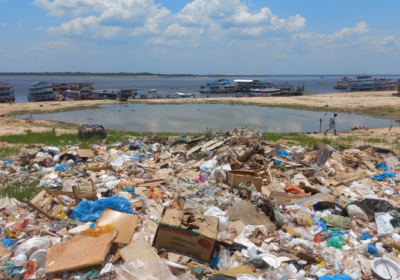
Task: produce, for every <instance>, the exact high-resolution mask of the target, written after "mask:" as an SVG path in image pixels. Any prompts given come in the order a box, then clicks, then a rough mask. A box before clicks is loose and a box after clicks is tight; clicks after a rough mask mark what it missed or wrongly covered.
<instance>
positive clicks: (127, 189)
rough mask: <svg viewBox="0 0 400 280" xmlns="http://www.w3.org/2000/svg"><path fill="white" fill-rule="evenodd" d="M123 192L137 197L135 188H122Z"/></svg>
mask: <svg viewBox="0 0 400 280" xmlns="http://www.w3.org/2000/svg"><path fill="white" fill-rule="evenodd" d="M121 190H122V191H123V192H128V193H130V194H131V195H132V196H133V197H136V194H135V188H134V187H130V188H121Z"/></svg>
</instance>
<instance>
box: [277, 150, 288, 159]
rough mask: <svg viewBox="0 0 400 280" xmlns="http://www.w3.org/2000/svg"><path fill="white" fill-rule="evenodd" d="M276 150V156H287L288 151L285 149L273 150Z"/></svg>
mask: <svg viewBox="0 0 400 280" xmlns="http://www.w3.org/2000/svg"><path fill="white" fill-rule="evenodd" d="M275 151H276V152H278V157H281V156H284V157H289V156H290V155H289V153H288V152H287V151H285V150H275Z"/></svg>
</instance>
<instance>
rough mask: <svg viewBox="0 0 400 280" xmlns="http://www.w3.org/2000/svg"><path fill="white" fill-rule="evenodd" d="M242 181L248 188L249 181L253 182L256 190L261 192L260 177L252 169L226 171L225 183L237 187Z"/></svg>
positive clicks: (249, 185)
mask: <svg viewBox="0 0 400 280" xmlns="http://www.w3.org/2000/svg"><path fill="white" fill-rule="evenodd" d="M242 182H243V183H244V184H245V185H246V187H248V188H250V187H251V183H254V186H255V187H256V189H257V191H258V192H261V186H262V178H261V177H260V176H259V175H258V174H257V173H254V172H252V171H242V170H230V171H228V176H227V183H228V185H229V186H231V187H232V188H237V187H238V186H239V184H240V183H242Z"/></svg>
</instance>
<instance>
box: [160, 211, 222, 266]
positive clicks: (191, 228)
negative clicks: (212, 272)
mask: <svg viewBox="0 0 400 280" xmlns="http://www.w3.org/2000/svg"><path fill="white" fill-rule="evenodd" d="M217 233H218V218H216V217H211V216H204V215H199V214H190V213H185V212H183V211H179V210H175V209H168V210H167V211H166V212H165V215H164V217H163V219H162V220H161V223H160V225H159V226H158V229H157V233H156V236H155V237H154V243H153V246H154V247H156V248H166V249H176V250H179V251H183V252H186V253H189V254H192V255H194V256H196V257H199V258H200V259H201V260H203V261H206V262H208V261H210V259H211V256H212V253H213V250H214V245H215V241H216V240H217Z"/></svg>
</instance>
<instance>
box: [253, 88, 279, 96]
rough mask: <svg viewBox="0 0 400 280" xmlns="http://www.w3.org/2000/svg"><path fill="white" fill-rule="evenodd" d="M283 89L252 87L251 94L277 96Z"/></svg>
mask: <svg viewBox="0 0 400 280" xmlns="http://www.w3.org/2000/svg"><path fill="white" fill-rule="evenodd" d="M281 93H282V91H281V90H280V89H279V88H252V89H250V93H249V95H250V96H277V95H280V94H281Z"/></svg>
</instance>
